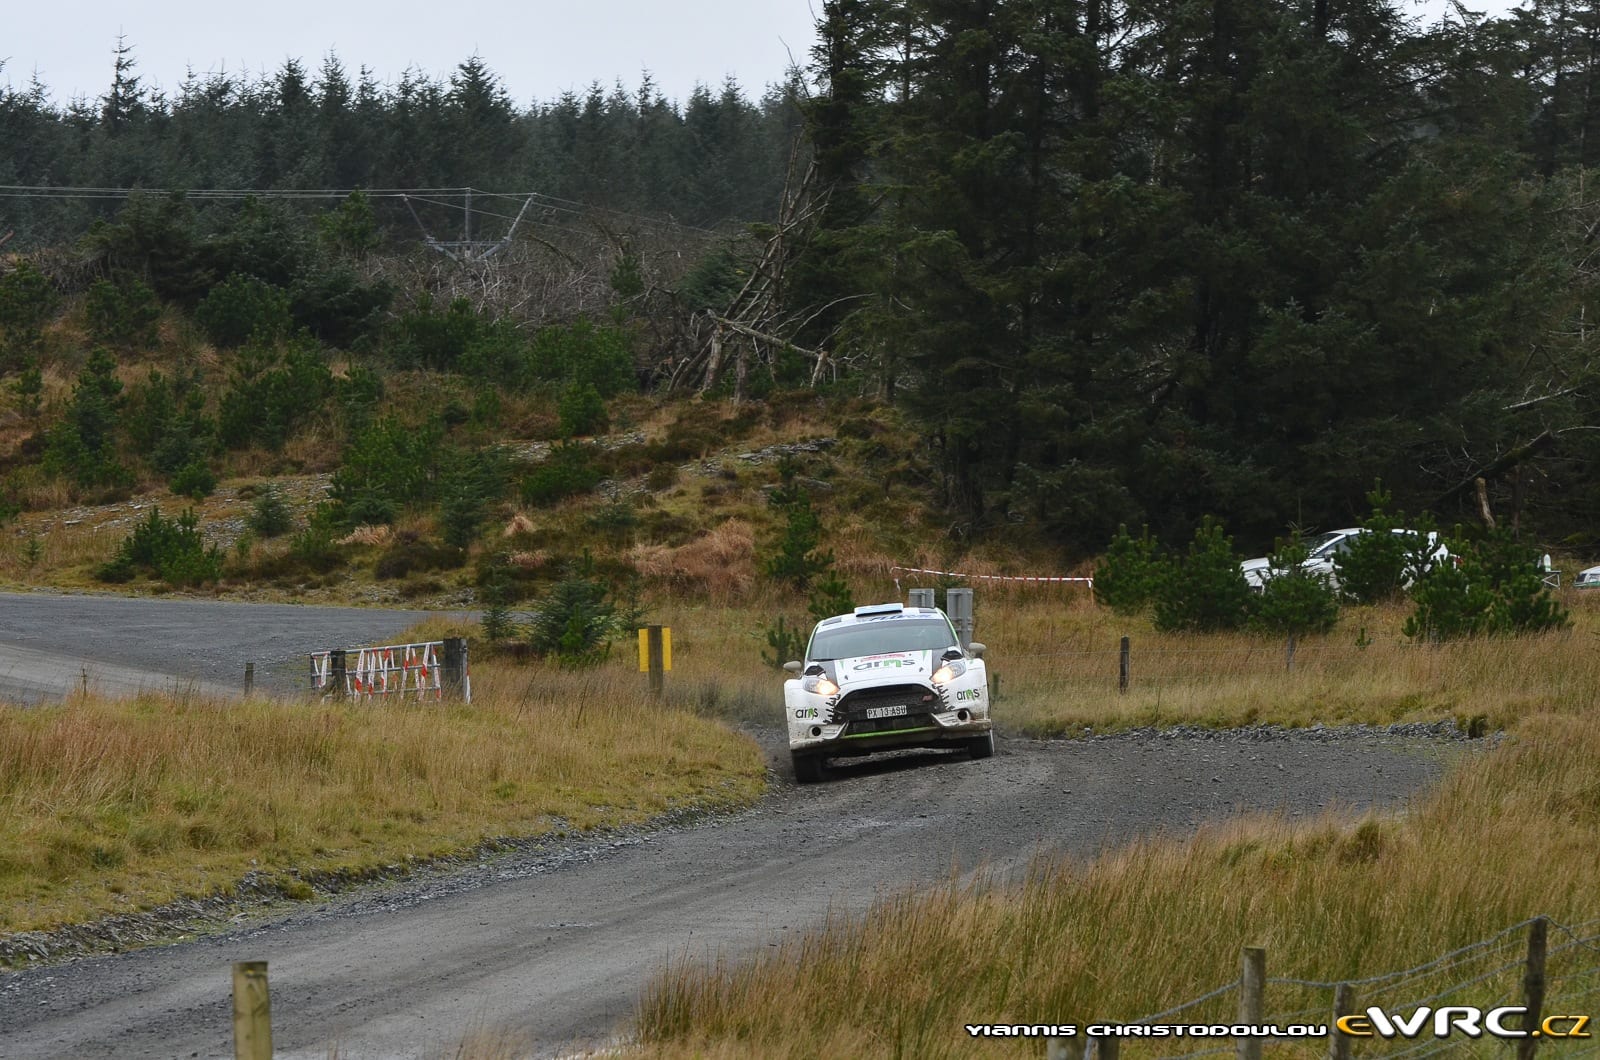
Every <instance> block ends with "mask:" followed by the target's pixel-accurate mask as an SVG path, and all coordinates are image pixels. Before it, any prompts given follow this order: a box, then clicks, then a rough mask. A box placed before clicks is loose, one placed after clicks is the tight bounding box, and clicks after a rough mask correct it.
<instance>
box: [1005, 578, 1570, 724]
mask: <svg viewBox="0 0 1600 1060" xmlns="http://www.w3.org/2000/svg"><path fill="white" fill-rule="evenodd" d="M1053 591H1054V592H1056V593H1057V594H1060V595H1058V597H1057V599H1058V600H1060V603H1058V604H1053V605H1052V604H1045V603H1040V602H1026V603H1019V604H1017V605H1015V606H1011V607H1007V606H1005V603H1004V598H1003V595H1002V594H997V593H994V592H987V591H985V590H982V589H980V590H979V600H980V603H979V628H978V634H977V635H978V639H980V640H982V641H984V642H985V643H987V644H988V645H989V647H990V653H989V656H988V661H989V667H990V674H991V683H995V681H996V678H998V684H999V687H1000V695H999V697H998V706H997V710H998V711H999V712H1000V715H1001V717H1002V718H1003V719H1004V724H1006V725H1007V726H1008V727H1010V728H1013V729H1016V730H1021V731H1024V732H1028V733H1032V734H1035V735H1063V734H1070V733H1075V732H1078V731H1080V730H1081V729H1082V728H1083V727H1085V726H1089V727H1093V728H1094V729H1096V730H1097V731H1107V730H1116V729H1124V728H1131V727H1138V726H1145V725H1157V726H1170V725H1178V724H1190V725H1208V726H1237V725H1246V724H1254V723H1258V722H1275V723H1277V724H1282V725H1297V726H1298V725H1313V724H1318V723H1320V724H1325V725H1339V724H1347V723H1354V722H1371V723H1390V722H1411V721H1436V720H1441V719H1452V718H1454V719H1459V720H1462V721H1465V720H1467V719H1471V718H1473V717H1477V716H1482V717H1483V718H1485V719H1486V721H1487V723H1488V724H1489V725H1490V727H1492V728H1503V727H1508V726H1511V725H1513V724H1515V722H1516V721H1517V720H1518V719H1520V718H1522V717H1525V716H1527V715H1529V714H1534V713H1540V712H1555V713H1561V712H1569V711H1572V710H1574V709H1578V708H1579V707H1581V706H1584V705H1587V704H1590V703H1594V702H1596V701H1600V653H1597V652H1595V651H1594V650H1593V647H1594V638H1595V635H1596V634H1595V630H1596V628H1597V627H1600V621H1597V616H1596V611H1597V610H1600V608H1597V606H1596V605H1600V599H1593V598H1591V597H1587V596H1583V595H1582V594H1579V593H1576V592H1572V591H1568V592H1566V593H1565V598H1566V602H1567V603H1568V604H1569V605H1570V606H1571V607H1572V608H1573V611H1574V618H1575V624H1574V627H1573V628H1572V629H1570V630H1567V631H1564V632H1561V633H1553V634H1546V635H1543V636H1534V637H1510V638H1498V639H1484V640H1469V641H1457V642H1449V643H1445V644H1442V645H1438V646H1436V647H1434V646H1429V645H1425V644H1417V643H1413V642H1412V641H1409V640H1407V639H1406V638H1405V637H1404V636H1402V635H1401V633H1400V626H1401V624H1402V623H1403V621H1404V620H1405V617H1406V615H1407V614H1408V611H1407V609H1406V608H1404V607H1401V606H1394V607H1388V608H1358V609H1352V610H1350V611H1349V612H1347V613H1346V614H1345V615H1344V616H1343V617H1342V618H1341V620H1340V624H1339V626H1338V628H1337V629H1336V630H1335V631H1334V632H1333V633H1332V634H1330V635H1329V636H1327V637H1313V638H1301V639H1299V640H1298V641H1297V642H1296V645H1295V653H1294V659H1293V668H1292V669H1290V667H1289V660H1288V656H1287V644H1286V641H1285V640H1283V639H1280V638H1263V637H1254V636H1248V635H1244V634H1237V635H1210V636H1179V635H1171V634H1159V633H1156V632H1155V631H1154V630H1153V629H1152V628H1151V627H1150V625H1149V622H1148V620H1145V619H1124V618H1119V617H1118V616H1116V615H1113V614H1111V613H1110V612H1108V611H1104V610H1103V609H1098V608H1096V607H1095V606H1094V605H1093V603H1091V602H1089V601H1088V599H1087V595H1086V593H1085V592H1083V591H1081V590H1053ZM1068 592H1076V593H1077V596H1076V597H1067V596H1066V595H1065V594H1066V593H1068ZM1124 635H1126V636H1128V638H1129V640H1130V667H1129V670H1130V680H1129V690H1128V692H1127V694H1126V695H1118V694H1117V672H1118V641H1119V639H1120V638H1121V637H1122V636H1124Z"/></svg>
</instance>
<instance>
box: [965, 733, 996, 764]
mask: <svg viewBox="0 0 1600 1060" xmlns="http://www.w3.org/2000/svg"><path fill="white" fill-rule="evenodd" d="M967 753H968V754H970V755H971V756H972V757H973V758H993V757H994V733H993V732H986V733H984V734H983V735H982V736H976V737H973V738H972V739H970V740H968V741H967Z"/></svg>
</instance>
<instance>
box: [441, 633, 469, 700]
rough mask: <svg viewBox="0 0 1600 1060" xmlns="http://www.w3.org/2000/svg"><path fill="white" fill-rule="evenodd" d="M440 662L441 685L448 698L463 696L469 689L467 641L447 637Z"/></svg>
mask: <svg viewBox="0 0 1600 1060" xmlns="http://www.w3.org/2000/svg"><path fill="white" fill-rule="evenodd" d="M443 647H444V657H443V658H442V659H441V660H440V670H439V684H440V685H441V686H443V688H444V693H445V695H447V696H457V697H459V696H461V695H462V694H463V692H464V690H465V689H466V687H467V639H466V638H465V637H446V638H445V639H444V645H443Z"/></svg>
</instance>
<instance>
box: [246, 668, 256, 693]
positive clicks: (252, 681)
mask: <svg viewBox="0 0 1600 1060" xmlns="http://www.w3.org/2000/svg"><path fill="white" fill-rule="evenodd" d="M255 686H256V664H255V663H253V662H247V663H245V664H244V694H245V695H247V696H248V695H249V694H250V691H251V690H252V689H253V688H255Z"/></svg>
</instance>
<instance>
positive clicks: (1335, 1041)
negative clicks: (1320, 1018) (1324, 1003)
mask: <svg viewBox="0 0 1600 1060" xmlns="http://www.w3.org/2000/svg"><path fill="white" fill-rule="evenodd" d="M1355 1010H1356V992H1355V991H1354V990H1352V989H1351V988H1350V984H1349V983H1340V984H1339V985H1338V986H1336V987H1334V990H1333V1020H1334V1023H1335V1026H1334V1028H1333V1030H1332V1031H1330V1032H1329V1033H1328V1060H1350V1036H1349V1035H1348V1034H1345V1033H1344V1032H1343V1031H1341V1030H1339V1028H1338V1026H1337V1023H1338V1021H1339V1017H1340V1016H1349V1015H1352V1014H1353V1013H1354V1012H1355Z"/></svg>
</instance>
